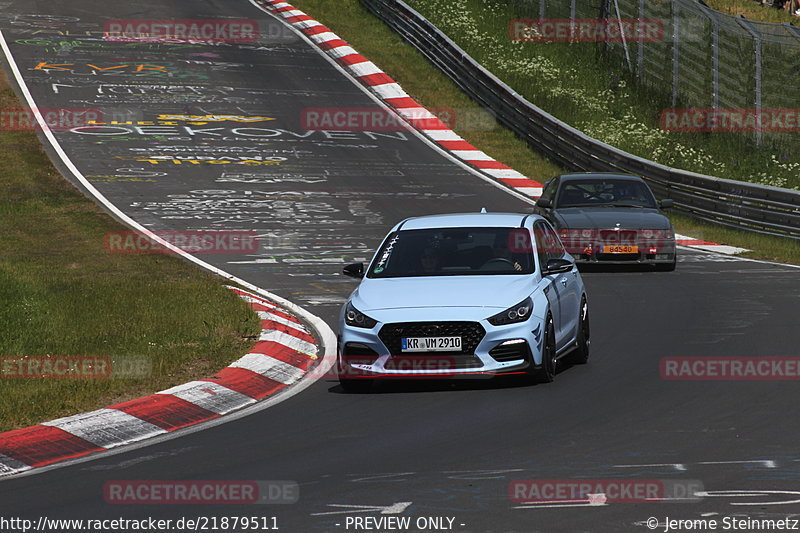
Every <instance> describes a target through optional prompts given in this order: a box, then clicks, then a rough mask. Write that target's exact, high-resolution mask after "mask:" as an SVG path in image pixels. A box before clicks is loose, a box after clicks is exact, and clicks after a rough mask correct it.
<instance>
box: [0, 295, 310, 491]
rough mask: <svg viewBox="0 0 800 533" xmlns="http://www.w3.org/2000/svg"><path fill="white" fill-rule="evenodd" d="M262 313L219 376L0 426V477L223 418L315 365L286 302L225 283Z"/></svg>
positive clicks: (301, 327) (304, 334)
mask: <svg viewBox="0 0 800 533" xmlns="http://www.w3.org/2000/svg"><path fill="white" fill-rule="evenodd" d="M228 288H229V289H230V290H232V291H233V292H235V293H236V294H238V295H239V296H240V297H242V298H243V299H244V300H245V301H247V302H248V303H249V304H250V306H251V307H252V308H253V310H255V311H256V312H257V313H258V314H259V316H260V318H261V328H262V329H261V334H260V336H259V340H258V342H257V343H256V344H255V346H254V347H253V349H252V351H251V352H250V353H248V354H247V355H245V356H244V357H242V358H241V359H239V360H238V361H236V362H234V363H232V364H231V365H229V366H227V367H226V368H223V369H222V370H220V371H219V372H217V373H216V374H215V375H213V376H211V377H207V378H204V379H200V380H197V381H190V382H189V383H184V384H183V385H178V386H176V387H172V388H169V389H167V390H163V391H161V392H157V393H155V394H151V395H149V396H144V397H142V398H137V399H135V400H131V401H127V402H124V403H119V404H115V405H110V406H108V407H105V408H103V409H98V410H96V411H90V412H88V413H81V414H78V415H74V416H68V417H65V418H59V419H57V420H51V421H50V422H44V423H42V424H38V425H35V426H31V427H27V428H22V429H15V430H12V431H8V432H6V433H0V476H7V475H12V474H17V473H20V472H24V471H26V470H30V469H32V468H36V467H41V466H46V465H49V464H53V463H56V462H59V461H64V460H67V459H74V458H77V457H81V456H84V455H88V454H91V453H94V452H99V451H103V450H109V449H111V448H116V447H118V446H123V445H125V444H131V443H134V442H138V441H142V440H144V439H149V438H151V437H156V436H159V435H162V434H165V433H169V432H171V431H175V430H178V429H181V428H185V427H188V426H192V425H195V424H199V423H201V422H205V421H208V420H212V419H215V418H219V417H221V416H223V415H226V414H228V413H230V412H232V411H235V410H238V409H241V408H243V407H247V406H249V405H251V404H254V403H256V402H258V401H260V400H263V399H264V398H267V397H269V396H272V395H274V394H276V393H277V392H279V391H281V390H282V389H285V388H286V387H288V386H290V385H292V384H293V383H295V382H297V381H299V380H300V379H301V378H302V377H303V376H304V375H305V374H306V373H307V372H308V371H309V370H310V369H311V368H312V366H314V364H315V360H316V359H317V354H318V342H317V339H315V338H314V336H313V335H312V334H311V333H310V332H309V330H308V328H306V327H305V326H304V325H303V323H302V322H301V321H300V320H299V319H298V318H297V317H295V316H294V315H293V314H292V313H290V312H289V311H288V310H287V309H286V308H285V307H284V306H280V305H276V304H275V303H273V302H271V301H269V300H267V299H266V298H262V297H261V296H257V295H256V294H253V293H250V292H247V291H243V290H241V289H238V288H236V287H228Z"/></svg>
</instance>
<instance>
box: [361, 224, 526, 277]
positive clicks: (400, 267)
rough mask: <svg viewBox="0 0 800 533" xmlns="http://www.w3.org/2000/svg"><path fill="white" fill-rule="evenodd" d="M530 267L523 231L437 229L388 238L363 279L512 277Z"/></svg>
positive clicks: (524, 231)
mask: <svg viewBox="0 0 800 533" xmlns="http://www.w3.org/2000/svg"><path fill="white" fill-rule="evenodd" d="M534 268H535V266H534V262H533V256H532V252H531V246H530V232H529V231H528V230H527V229H524V228H437V229H420V230H406V231H399V232H395V233H393V234H392V235H390V236H389V238H387V239H386V241H385V242H384V244H383V246H382V247H381V249H380V250H379V251H378V254H377V255H376V256H375V259H374V260H373V262H372V265H370V268H369V270H368V272H367V277H369V278H396V277H415V276H464V275H488V274H511V275H514V274H532V273H533V271H534Z"/></svg>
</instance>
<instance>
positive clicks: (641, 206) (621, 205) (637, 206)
mask: <svg viewBox="0 0 800 533" xmlns="http://www.w3.org/2000/svg"><path fill="white" fill-rule="evenodd" d="M603 207H636V208H638V209H645V206H643V205H636V204H603Z"/></svg>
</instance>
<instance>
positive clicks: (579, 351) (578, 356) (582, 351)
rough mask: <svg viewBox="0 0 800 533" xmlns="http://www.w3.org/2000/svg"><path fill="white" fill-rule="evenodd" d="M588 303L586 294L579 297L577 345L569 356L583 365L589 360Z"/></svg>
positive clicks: (574, 361) (576, 362)
mask: <svg viewBox="0 0 800 533" xmlns="http://www.w3.org/2000/svg"><path fill="white" fill-rule="evenodd" d="M589 334H590V331H589V303H588V302H587V301H586V296H584V297H583V298H581V308H580V311H579V315H578V347H577V348H575V350H574V351H573V352H572V355H571V356H570V358H571V359H572V362H573V363H575V364H577V365H585V364H586V363H588V362H589V347H590V346H591V340H590V339H589Z"/></svg>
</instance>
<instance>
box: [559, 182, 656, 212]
mask: <svg viewBox="0 0 800 533" xmlns="http://www.w3.org/2000/svg"><path fill="white" fill-rule="evenodd" d="M596 205H609V206H614V207H651V208H654V207H656V202H655V198H654V197H653V193H652V192H650V189H649V188H648V187H647V185H646V184H645V183H644V182H642V181H637V180H622V179H613V178H612V179H600V178H586V179H582V180H567V181H562V182H561V188H560V190H559V191H558V198H557V207H562V208H563V207H586V206H596Z"/></svg>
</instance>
